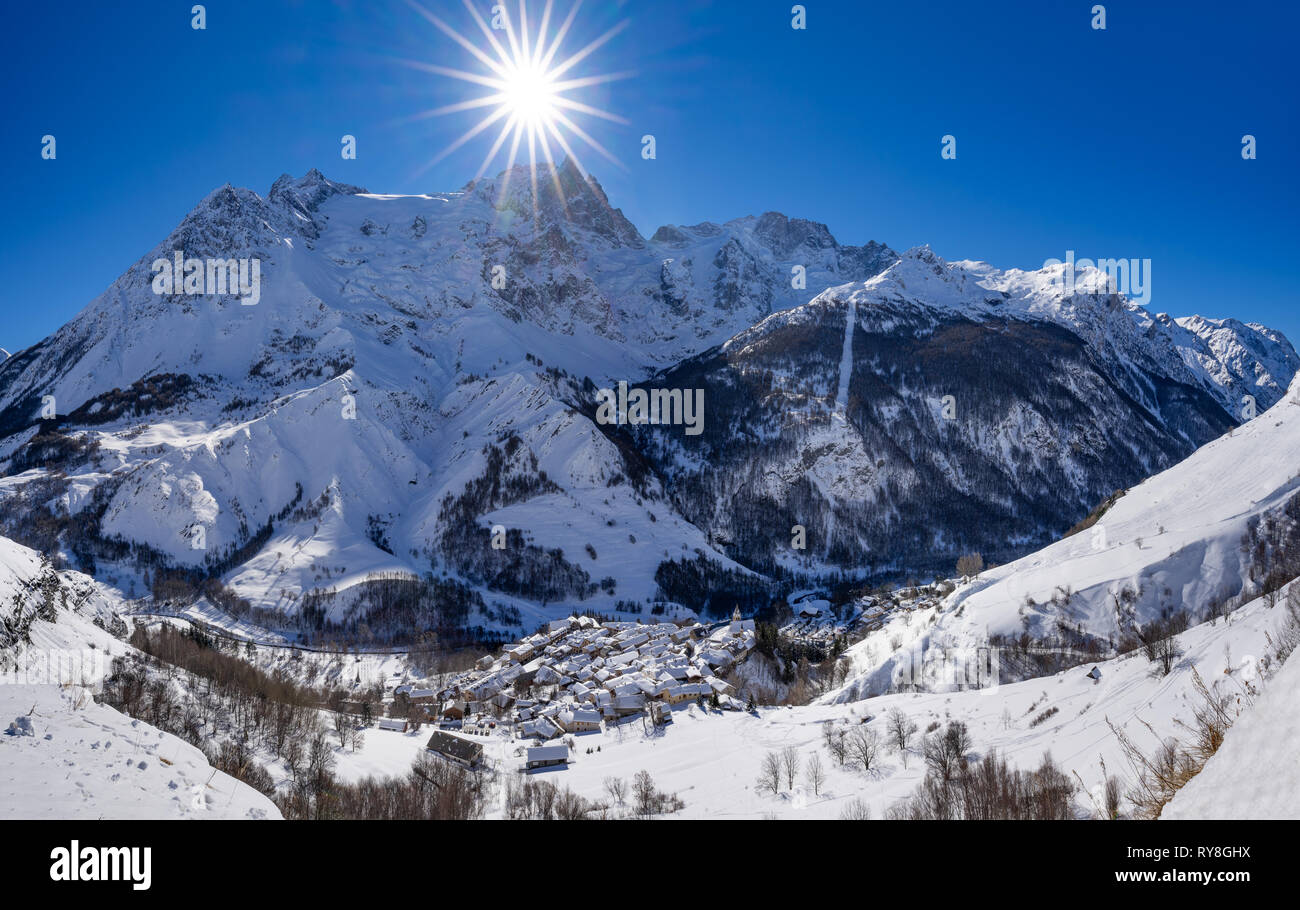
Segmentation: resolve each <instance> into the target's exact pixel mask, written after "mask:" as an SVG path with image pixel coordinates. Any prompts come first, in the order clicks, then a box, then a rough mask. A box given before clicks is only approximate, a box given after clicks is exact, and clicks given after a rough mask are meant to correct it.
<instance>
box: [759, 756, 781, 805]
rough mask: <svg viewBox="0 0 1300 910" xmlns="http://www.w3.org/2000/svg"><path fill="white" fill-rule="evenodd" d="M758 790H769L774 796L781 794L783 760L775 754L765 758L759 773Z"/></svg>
mask: <svg viewBox="0 0 1300 910" xmlns="http://www.w3.org/2000/svg"><path fill="white" fill-rule="evenodd" d="M758 789H759V790H760V791H761V790H769V791H771V793H772V795H773V796H776V794H778V793H780V792H781V758H780V756H778V755H777V754H776V753H775V752H769V753H767V754H766V755H764V756H763V764H762V766H761V767H760V769H759V772H758Z"/></svg>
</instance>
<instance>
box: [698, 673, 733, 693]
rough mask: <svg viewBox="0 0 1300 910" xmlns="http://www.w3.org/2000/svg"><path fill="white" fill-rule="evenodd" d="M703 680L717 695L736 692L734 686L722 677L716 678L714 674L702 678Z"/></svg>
mask: <svg viewBox="0 0 1300 910" xmlns="http://www.w3.org/2000/svg"><path fill="white" fill-rule="evenodd" d="M704 682H705V684H706V685H708V686H709V688H711V689H712V690H713V691H714V692H716V693H717V694H718V695H735V694H736V687H735V686H733V685H732V684H731V683H729V682H727V681H726V680H724V679H718V678H717V677H716V676H709V677H707V678H706V679H705V680H704Z"/></svg>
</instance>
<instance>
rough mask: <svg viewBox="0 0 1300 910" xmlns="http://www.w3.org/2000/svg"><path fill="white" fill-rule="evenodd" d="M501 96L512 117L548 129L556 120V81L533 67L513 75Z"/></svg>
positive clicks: (530, 65) (525, 66)
mask: <svg viewBox="0 0 1300 910" xmlns="http://www.w3.org/2000/svg"><path fill="white" fill-rule="evenodd" d="M504 81H505V85H504V87H503V88H502V90H501V94H502V95H504V96H505V97H504V98H503V99H502V104H503V105H504V106H505V107H507V108H509V109H510V115H511V116H512V117H517V118H519V119H520V120H522V121H523V122H524V123H525V124H527V125H528V126H531V127H533V128H539V127H549V126H550V124H552V123H553V122H554V118H555V80H553V79H552V78H551V77H550V75H549V74H548V73H547V72H546V71H545V70H543V69H542V68H541V67H539V66H536V65H534V64H525V65H524V66H522V67H520V68H519V69H517V70H515V71H514V72H511V73H510V74H509V75H508V76H507V77H506V79H505V80H504Z"/></svg>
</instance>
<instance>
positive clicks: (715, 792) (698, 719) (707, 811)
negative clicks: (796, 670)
mask: <svg viewBox="0 0 1300 910" xmlns="http://www.w3.org/2000/svg"><path fill="white" fill-rule="evenodd" d="M1277 621H1278V614H1277V612H1276V611H1271V610H1269V609H1268V608H1267V607H1266V606H1265V605H1264V604H1263V603H1262V602H1260V601H1256V602H1253V603H1251V604H1249V605H1247V606H1246V607H1243V608H1242V609H1241V610H1239V611H1237V612H1236V613H1234V614H1233V615H1232V617H1231V619H1230V621H1224V620H1220V621H1218V622H1217V623H1216V624H1215V625H1210V624H1205V625H1202V626H1197V627H1196V628H1193V629H1190V630H1189V631H1188V632H1186V633H1184V634H1183V635H1182V636H1181V639H1180V641H1181V643H1182V645H1183V647H1184V648H1185V650H1186V654H1185V656H1184V657H1183V659H1182V660H1181V661H1180V662H1179V663H1178V665H1177V666H1176V667H1175V668H1174V670H1173V671H1172V672H1171V673H1170V675H1169V676H1167V677H1163V678H1158V677H1156V676H1153V675H1152V672H1151V670H1152V665H1151V664H1150V663H1149V662H1148V661H1147V660H1146V659H1145V658H1144V657H1142V656H1140V655H1134V656H1130V657H1124V658H1120V659H1115V660H1109V661H1103V662H1101V663H1099V664H1097V665H1096V666H1097V667H1098V669H1099V671H1100V674H1101V678H1100V680H1099V681H1097V682H1094V681H1093V680H1092V679H1091V678H1089V677H1088V673H1089V671H1090V670H1091V668H1092V666H1093V665H1086V666H1081V667H1077V668H1075V669H1072V670H1068V671H1065V672H1062V673H1059V674H1056V675H1054V676H1050V677H1046V678H1040V679H1031V680H1027V681H1025V682H1020V683H1015V684H1012V685H1004V686H1001V687H997V688H990V689H982V690H967V691H962V692H946V693H945V692H939V693H924V694H914V693H909V694H896V695H888V696H883V697H879V698H872V699H868V700H864V701H858V702H853V703H842V704H827V705H811V706H806V707H789V708H786V707H771V708H760V709H759V710H758V711H757V713H756V714H754V715H751V714H747V713H743V712H734V711H703V710H701V709H700V708H699V707H697V706H695V705H691V706H690V707H688V708H684V709H681V710H678V711H676V712H674V720H673V723H672V724H671V725H670V726H668V727H667V728H666V729H665V730H664V731H663V732H662V734H660V735H655V736H649V735H646V733H644V732H643V729H642V725H641V723H640V721H639V720H633V721H632V722H629V723H627V724H625V725H624V726H623V727H622V728H621V732H620V728H618V727H610V726H609V725H606V728H605V729H604V730H603V731H602V732H599V733H591V734H585V735H578V736H576V737H574V740H575V743H576V749H575V750H574V751H573V752H572V753H571V764H570V765H569V767H568V768H566V769H563V770H555V771H547V772H539V773H534V774H533V775H532V778H531V779H533V780H546V781H550V782H551V783H554V784H556V785H557V786H559V787H569V788H571V789H573V790H574V791H576V792H577V793H579V794H581V795H583V796H585V797H587V798H589V799H592V800H596V801H606V802H607V801H608V796H607V795H606V794H605V793H604V781H605V779H606V778H607V777H621V778H624V779H630V778H632V777H633V776H634V775H635V774H636V773H637V772H638V771H640V770H642V769H644V770H646V771H648V772H649V773H650V775H651V776H652V777H653V778H654V781H655V784H656V785H657V786H658V788H659V789H660V790H663V791H666V792H669V793H676V794H677V795H678V796H679V797H681V799H682V800H683V801H684V802H685V808H684V809H683V810H682V811H681V812H680V813H679V814H678V815H677V816H676V817H681V818H764V817H768V816H775V817H780V818H836V817H838V816H839V815H840V813H841V812H842V811H844V809H845V807H846V806H847V805H848V804H849V803H850V802H852V801H853V800H855V799H861V800H864V801H865V802H866V803H867V804H868V805H869V806H870V807H871V811H872V816H873V817H875V818H881V817H883V816H884V814H885V813H886V811H887V810H888V809H889V808H890V807H891V806H893V805H894V804H895V803H897V802H898V801H899V800H900V799H903V798H905V797H907V796H909V795H910V794H911V793H912V792H913V790H914V789H915V788H916V786H917V785H918V784H919V783H920V782H921V778H922V777H923V775H924V762H923V761H922V759H921V756H920V755H919V754H918V753H917V752H916V751H915V750H913V751H912V752H910V753H909V755H908V761H907V765H908V766H907V767H906V768H905V767H903V761H902V758H901V757H900V755H899V754H898V753H897V752H896V751H894V750H892V749H885V750H883V751H882V754H881V758H880V762H879V765H878V766H877V767H876V768H873V769H872V771H871V772H869V773H868V772H864V771H863V770H861V769H860V768H855V767H851V766H849V765H846V766H843V767H841V766H837V765H836V764H835V762H834V760H833V759H832V758H831V756H830V754H829V753H828V752H827V750H826V748H825V747H824V745H823V744H822V728H823V725H825V724H828V723H829V724H858V723H861V722H863V721H864V719H866V722H867V723H868V724H869V725H870V726H871V727H872V728H873V729H875V730H876V731H877V732H878V733H879V734H880V736H881V739H882V740H884V739H886V738H887V733H886V729H885V717H886V715H887V714H888V712H889V711H890V710H891V709H893V708H899V709H901V710H903V711H904V712H905V713H906V714H907V715H908V716H909V717H910V718H911V720H912V721H913V722H914V723H916V724H917V725H918V726H919V728H920V730H921V731H924V730H925V729H926V727H927V726H929V725H930V724H931V723H935V722H937V723H940V724H946V723H947V722H948V721H949V720H960V721H963V722H964V723H966V724H967V725H968V727H969V728H970V732H971V737H972V740H973V743H974V751H973V754H974V755H975V756H983V755H987V754H988V753H989V752H990V751H992V750H997V751H998V752H999V753H1000V754H1003V755H1005V756H1006V757H1007V758H1008V759H1009V760H1011V762H1012V763H1013V764H1015V765H1019V766H1021V767H1033V766H1036V765H1037V764H1038V762H1039V761H1040V760H1041V758H1042V756H1043V753H1044V752H1051V753H1052V756H1053V758H1055V759H1056V761H1057V763H1058V764H1059V765H1060V766H1061V768H1062V769H1063V770H1064V771H1065V772H1066V773H1067V774H1070V775H1071V779H1073V774H1074V773H1077V774H1078V775H1079V777H1080V778H1081V779H1082V780H1083V783H1084V785H1085V788H1086V789H1085V790H1084V792H1081V793H1080V794H1078V795H1077V796H1076V798H1075V801H1076V803H1077V804H1078V806H1079V811H1080V814H1081V815H1086V814H1089V813H1090V812H1091V811H1092V801H1091V800H1092V793H1091V791H1094V790H1096V789H1097V788H1098V787H1099V786H1100V785H1101V783H1102V781H1103V779H1104V778H1103V774H1102V762H1103V761H1104V763H1105V765H1106V769H1107V771H1108V772H1109V773H1110V774H1122V773H1123V771H1124V770H1125V768H1124V762H1123V757H1122V753H1121V751H1120V748H1119V743H1118V741H1117V740H1116V738H1115V737H1114V735H1112V733H1111V731H1110V728H1109V727H1108V726H1107V723H1106V722H1107V720H1109V721H1111V722H1112V723H1114V724H1115V725H1116V726H1117V727H1122V728H1123V729H1125V730H1127V731H1128V732H1129V734H1130V735H1131V736H1132V737H1133V738H1134V740H1135V741H1137V742H1138V743H1139V744H1140V745H1142V746H1143V747H1147V748H1151V747H1154V745H1155V744H1156V741H1155V739H1154V737H1152V735H1151V734H1150V733H1149V732H1148V731H1147V729H1146V728H1145V727H1144V726H1143V722H1146V723H1150V724H1151V726H1152V727H1153V728H1154V729H1155V731H1156V732H1157V733H1158V734H1159V735H1161V736H1171V735H1175V734H1177V733H1178V732H1180V728H1179V727H1178V725H1177V723H1176V719H1178V718H1182V719H1184V720H1190V719H1191V711H1192V708H1193V707H1194V706H1195V693H1194V689H1193V678H1192V673H1193V670H1196V671H1197V672H1199V673H1200V675H1201V677H1202V678H1203V679H1205V680H1206V681H1207V684H1209V685H1211V686H1213V687H1214V689H1215V691H1216V692H1218V693H1221V694H1225V695H1235V694H1237V693H1239V692H1242V691H1245V690H1246V689H1247V688H1248V687H1251V686H1254V685H1256V684H1257V683H1258V666H1257V659H1258V658H1259V657H1260V656H1262V655H1264V654H1265V653H1267V641H1266V638H1265V633H1266V632H1271V631H1273V630H1274V629H1275V626H1276V623H1277ZM1052 709H1055V713H1051V714H1050V716H1049V717H1048V718H1047V719H1046V720H1044V721H1042V722H1039V723H1037V724H1034V720H1035V718H1037V717H1039V716H1040V715H1042V714H1043V713H1044V712H1051V711H1052ZM458 735H459V734H458ZM465 736H466V738H468V739H472V740H474V741H475V742H480V743H482V744H484V748H485V754H486V756H487V757H488V758H489V759H491V760H493V761H494V762H495V763H496V766H497V768H498V770H499V771H501V772H503V773H504V774H517V773H519V770H518V769H519V768H520V767H521V765H522V762H523V758H522V756H521V755H520V754H518V753H519V748H520V746H521V745H522V744H521V743H520V742H519V741H517V740H511V739H509V738H507V737H505V736H501V735H495V736H472V735H468V734H465ZM428 738H429V736H428V731H427V730H426V731H423V732H421V733H411V734H402V733H396V732H391V733H390V732H385V731H372V732H370V733H369V734H368V735H367V736H366V739H365V743H364V745H363V747H362V748H361V749H360V750H359V751H358V752H356V753H351V752H339V753H338V754H337V760H338V774H339V775H340V777H342V778H344V779H351V780H355V779H357V778H360V777H363V776H366V775H383V774H395V775H396V774H402V773H404V772H405V771H406V769H407V768H408V767H409V765H410V762H411V760H412V759H413V758H414V757H415V756H416V755H417V754H418V753H419V752H420V750H422V749H423V748H424V745H425V743H426V741H427V740H428ZM788 746H794V747H795V748H796V749H797V750H798V752H799V754H800V758H801V766H803V767H806V765H807V762H808V759H809V757H810V756H811V755H813V754H814V753H817V754H819V760H820V762H821V764H822V766H823V767H824V768H825V770H826V772H827V779H826V783H825V784H824V785H823V786H822V787H821V788H820V791H821V792H820V793H818V794H814V793H813V791H812V788H811V787H809V786H808V784H807V782H806V780H805V779H804V775H803V773H802V771H801V772H800V774H799V775H797V779H796V781H795V786H794V787H793V788H789V787H787V786H785V785H784V784H783V785H782V788H781V792H780V793H779V794H778V795H776V796H773V795H772V794H770V793H767V792H759V789H758V787H757V784H756V782H757V780H758V777H759V772H760V766H761V763H762V761H763V758H764V756H765V755H766V753H767V752H769V751H780V750H782V749H785V748H786V747H788ZM597 747H599V751H596V749H597ZM588 750H591V751H590V752H589V751H588ZM1098 798H1099V797H1098ZM500 812H501V807H500V806H498V807H496V809H495V810H494V812H490V813H489V814H490V815H491V814H495V815H498V816H499V815H500ZM1291 812H1292V814H1293V815H1295V814H1300V807H1293V808H1292V810H1291Z"/></svg>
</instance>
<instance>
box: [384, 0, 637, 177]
mask: <svg viewBox="0 0 1300 910" xmlns="http://www.w3.org/2000/svg"><path fill="white" fill-rule="evenodd" d="M407 2H408V3H409V4H410V5H411V7H412V8H414V9H415V10H416V11H417V12H418V13H419V14H420V15H421V16H423V17H424V18H425V19H426V20H428V21H429V22H430V23H432V24H433V25H434V26H435V27H436V28H437V29H438V30H439V31H441V32H442V33H443V34H444V35H446V36H447V37H449V38H451V39H452V40H453V41H455V42H456V43H457V44H458V45H460V47H461V48H462V49H464V50H465V51H467V52H468V53H469V54H470V55H471V56H472V57H473V58H474V60H475V61H476V62H477V63H478V64H479V65H480V66H481V69H480V70H479V71H478V72H472V71H468V70H459V69H452V68H449V67H445V66H439V65H437V64H432V63H422V62H419V61H412V60H407V61H403V62H404V63H406V64H407V65H409V66H412V67H415V68H417V69H420V70H423V71H425V72H429V73H434V74H436V75H440V76H447V77H450V78H452V79H457V80H460V81H462V82H465V83H468V84H471V85H475V86H479V87H482V88H485V89H487V92H486V93H485V94H481V95H479V96H477V97H473V98H469V99H466V100H465V101H461V102H457V103H455V104H449V105H446V106H444V107H440V108H436V109H434V110H430V111H425V112H423V113H421V114H417V115H416V117H415V118H412V119H421V118H427V117H440V116H444V115H448V114H457V113H463V112H466V111H486V112H485V113H484V114H483V116H482V117H481V119H479V120H478V121H477V122H476V123H475V124H474V125H473V126H471V127H470V128H469V129H468V130H466V131H465V132H464V133H463V134H462V135H461V136H460V137H459V138H457V139H456V140H454V141H453V142H451V143H450V144H449V145H448V146H447V147H446V148H445V149H443V150H442V151H441V152H439V153H438V155H437V156H435V157H434V158H433V159H432V160H431V161H429V162H428V164H426V165H425V166H424V167H423V168H421V170H422V171H423V170H427V169H428V168H430V167H433V166H434V165H435V164H437V163H438V162H439V161H442V160H443V159H444V158H446V157H447V156H448V155H450V154H452V153H453V152H455V151H456V150H457V149H459V148H461V147H462V146H464V145H465V144H467V143H469V142H471V141H472V140H474V139H476V138H477V137H479V136H481V135H483V134H485V133H486V134H487V135H488V136H493V135H494V136H495V138H493V139H492V142H491V145H490V146H489V148H488V151H487V154H486V155H485V156H484V158H483V163H482V164H481V165H480V166H479V169H478V172H477V173H476V174H475V175H474V179H475V180H477V179H479V178H480V177H482V176H483V174H484V173H486V171H487V170H488V168H489V167H491V166H492V163H493V161H495V160H496V159H497V158H498V156H500V155H501V154H502V153H503V150H505V152H504V154H505V157H506V173H507V180H508V179H509V173H510V171H511V170H512V169H513V168H514V166H515V163H516V162H517V161H520V160H521V157H520V156H521V154H522V155H523V156H524V160H526V163H527V164H528V166H529V169H530V172H531V175H532V181H533V184H534V187H535V186H536V182H537V167H538V164H540V163H541V162H545V163H546V164H547V165H549V168H548V170H549V171H550V173H551V174H552V178H553V179H555V180H556V181H557V185H558V176H557V175H556V168H555V159H556V157H557V156H558V155H559V154H561V153H563V154H564V155H565V156H567V157H568V159H569V160H570V161H571V162H573V164H574V166H575V167H577V169H578V170H579V172H581V173H582V174H583V175H586V173H587V170H586V168H585V167H583V165H582V161H581V159H580V158H579V156H578V154H577V152H576V151H575V150H574V147H573V146H574V144H575V143H573V142H572V141H571V139H572V138H573V137H577V139H579V140H581V142H582V143H583V144H585V145H586V146H587V147H589V148H590V149H591V150H593V151H595V152H596V153H597V154H599V155H600V156H601V157H603V158H605V159H606V160H608V161H610V162H612V163H613V164H614V165H615V166H617V167H619V168H623V167H624V165H623V164H622V162H620V161H619V160H618V159H616V158H615V157H614V156H613V155H611V154H610V153H609V151H608V150H607V149H606V148H605V147H604V146H603V145H601V144H600V142H599V141H598V140H596V139H595V138H594V137H592V136H591V134H590V133H589V132H588V131H587V130H585V129H583V127H582V126H581V125H580V123H579V122H578V120H579V119H580V118H581V117H584V116H585V117H596V118H599V119H602V120H609V121H612V122H615V123H624V124H625V123H627V121H626V120H624V119H623V118H622V117H619V116H617V115H615V114H612V113H610V112H609V111H606V110H602V109H600V108H598V107H594V106H592V105H590V104H587V103H584V102H583V101H582V100H581V98H580V95H581V92H582V90H583V89H589V88H592V87H594V86H598V85H603V84H605V83H608V82H613V81H614V80H617V79H626V78H628V77H629V76H631V75H632V74H631V73H628V72H613V73H602V74H598V75H589V76H579V75H576V74H575V73H574V70H575V68H576V67H578V65H579V64H581V63H583V62H584V61H586V60H587V59H588V58H589V57H591V55H592V54H593V53H595V52H596V51H597V50H599V49H600V48H601V47H602V46H604V45H605V44H606V43H607V42H608V41H609V40H610V39H611V38H613V37H614V36H615V35H617V34H618V33H619V32H621V31H622V30H623V29H624V28H625V27H626V26H627V22H626V21H623V22H621V23H619V24H618V25H616V26H614V27H613V28H610V29H609V30H607V31H606V32H604V33H603V34H602V35H600V36H599V37H598V38H596V39H595V40H593V41H591V42H590V43H588V44H587V45H585V46H584V47H582V48H581V49H580V50H578V51H576V52H574V53H572V54H569V55H568V56H563V55H561V53H560V49H561V47H562V46H563V44H564V40H565V38H566V37H568V36H569V33H570V30H571V28H572V26H573V22H574V19H575V17H576V16H577V14H578V10H579V9H580V8H581V7H582V0H576V2H574V3H573V4H572V6H570V7H569V11H568V15H566V16H565V17H564V19H563V21H562V22H561V23H560V24H559V26H558V27H556V28H555V29H554V31H552V30H551V23H552V12H553V8H554V5H555V0H546V5H545V7H544V8H543V10H542V15H541V19H540V21H539V23H538V24H537V27H536V28H535V29H534V28H532V27H531V26H530V24H529V20H528V3H527V0H518V6H517V13H518V15H517V18H512V16H511V14H510V11H509V5H508V0H502V3H501V5H500V7H499V8H495V7H494V16H493V20H492V23H491V24H490V25H489V24H488V22H487V21H486V20H485V19H484V18H483V16H482V14H481V13H480V12H479V10H478V9H477V8H476V7H475V6H474V5H473V3H471V2H470V0H463V2H464V4H465V8H466V9H467V10H469V14H470V16H471V17H472V18H473V20H474V22H475V24H476V25H477V26H478V28H479V31H481V32H482V33H483V38H484V39H485V43H484V44H483V45H481V46H480V45H479V44H475V43H474V42H473V41H471V40H470V39H468V38H466V37H465V36H464V35H462V34H460V32H458V31H456V30H455V29H454V28H452V27H451V26H450V25H448V24H447V23H446V22H444V21H443V20H442V19H440V18H439V17H438V16H436V15H434V14H433V13H431V12H430V11H429V10H427V9H425V8H424V7H423V6H421V5H420V4H418V3H417V2H415V0H407ZM503 39H504V40H503ZM504 191H505V188H504V187H503V188H502V192H503V193H504Z"/></svg>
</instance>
